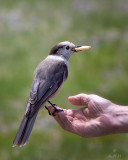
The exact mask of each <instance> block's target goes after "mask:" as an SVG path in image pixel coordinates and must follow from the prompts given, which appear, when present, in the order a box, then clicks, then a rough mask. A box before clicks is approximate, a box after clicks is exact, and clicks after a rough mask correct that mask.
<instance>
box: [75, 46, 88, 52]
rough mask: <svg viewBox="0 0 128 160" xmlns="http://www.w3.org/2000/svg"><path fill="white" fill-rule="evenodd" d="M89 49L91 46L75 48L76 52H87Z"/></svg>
mask: <svg viewBox="0 0 128 160" xmlns="http://www.w3.org/2000/svg"><path fill="white" fill-rule="evenodd" d="M89 49H91V46H76V48H75V50H76V51H83V50H89Z"/></svg>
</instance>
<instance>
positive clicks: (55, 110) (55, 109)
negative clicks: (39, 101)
mask: <svg viewBox="0 0 128 160" xmlns="http://www.w3.org/2000/svg"><path fill="white" fill-rule="evenodd" d="M48 103H50V104H51V106H52V107H53V108H54V111H53V112H52V113H51V112H50V111H49V109H48V107H47V108H46V107H45V108H46V109H47V110H48V113H49V115H52V116H55V113H56V112H60V111H63V109H60V108H57V107H56V104H53V103H51V102H50V101H48Z"/></svg>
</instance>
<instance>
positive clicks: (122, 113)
mask: <svg viewBox="0 0 128 160" xmlns="http://www.w3.org/2000/svg"><path fill="white" fill-rule="evenodd" d="M111 116H112V117H111V120H110V121H111V126H112V131H113V133H128V106H119V105H115V104H114V110H113V111H112V112H111Z"/></svg>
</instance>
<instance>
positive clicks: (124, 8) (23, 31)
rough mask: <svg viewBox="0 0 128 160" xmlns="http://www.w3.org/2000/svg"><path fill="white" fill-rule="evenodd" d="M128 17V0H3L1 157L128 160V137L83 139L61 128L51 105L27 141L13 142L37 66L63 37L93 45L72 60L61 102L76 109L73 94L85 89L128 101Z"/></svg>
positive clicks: (58, 98)
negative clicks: (15, 144)
mask: <svg viewBox="0 0 128 160" xmlns="http://www.w3.org/2000/svg"><path fill="white" fill-rule="evenodd" d="M127 19H128V3H127V0H123V1H121V2H120V1H116V0H108V1H106V0H102V1H96V0H92V1H89V0H87V1H84V0H75V1H74V0H65V1H62V0H55V1H51V0H47V1H46V0H44V1H41V0H37V1H34V0H28V1H25V0H23V1H20V0H13V1H10V0H6V1H5V0H0V69H1V71H0V102H1V105H0V159H2V160H8V159H12V160H16V159H22V160H26V159H27V160H29V159H45V160H56V159H59V160H65V159H70V160H77V159H81V160H83V159H84V160H86V159H87V160H88V159H89V160H91V159H95V160H96V159H122V160H124V159H128V153H127V144H128V137H127V135H111V136H106V137H102V138H90V139H83V138H81V137H78V136H76V135H73V134H71V133H67V132H65V131H63V130H62V129H60V127H59V126H58V124H56V122H55V121H53V119H52V118H51V117H49V116H48V115H47V112H46V111H45V110H42V111H41V112H40V114H39V116H38V118H37V121H36V124H35V127H34V129H33V132H32V135H31V137H30V141H29V142H28V144H27V146H25V147H22V148H18V147H17V148H12V147H11V145H12V141H13V138H14V136H15V134H16V131H17V129H18V127H19V124H20V121H21V119H22V116H23V114H24V110H25V105H26V101H27V97H28V95H29V89H30V86H31V83H32V80H33V77H34V74H33V71H34V69H35V68H36V66H37V64H38V63H39V62H41V61H42V60H43V59H44V58H45V57H46V56H47V55H48V53H49V51H50V49H51V47H52V46H53V45H55V44H56V43H58V42H60V41H64V40H69V41H72V42H74V43H75V44H77V45H91V46H92V49H91V50H90V51H86V52H81V53H80V54H74V55H73V56H72V57H71V60H70V66H69V78H68V80H67V81H66V82H65V84H64V85H63V87H62V89H61V90H60V92H59V93H58V95H57V96H56V97H55V99H54V100H53V102H55V103H56V104H57V105H59V106H61V107H63V108H71V107H72V108H75V107H74V106H71V105H70V104H69V102H68V101H67V97H68V96H70V95H74V94H78V93H81V92H84V93H94V94H98V95H100V96H103V97H105V98H108V99H110V100H111V101H113V102H114V103H118V104H122V105H128V97H127V92H128V83H127V82H128V62H127V60H128V54H127V53H128V45H127V44H128V30H127V27H128V25H127V24H128V22H127Z"/></svg>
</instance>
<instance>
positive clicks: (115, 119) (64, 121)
mask: <svg viewBox="0 0 128 160" xmlns="http://www.w3.org/2000/svg"><path fill="white" fill-rule="evenodd" d="M68 100H69V102H70V103H71V104H72V105H75V106H82V108H80V109H68V110H66V109H63V111H59V112H56V113H55V116H54V118H55V120H56V121H57V122H58V123H59V124H60V126H61V127H62V128H63V129H64V130H67V131H69V132H72V133H74V134H77V135H79V136H82V137H86V138H88V137H99V136H105V135H109V134H117V133H128V127H127V126H128V106H120V105H117V104H114V103H112V102H111V101H109V100H107V99H104V98H102V97H99V96H97V95H92V94H91V95H87V94H78V95H75V96H70V97H69V98H68ZM57 108H59V107H57ZM48 109H49V110H50V112H51V113H52V112H53V111H54V108H53V107H52V106H48Z"/></svg>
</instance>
